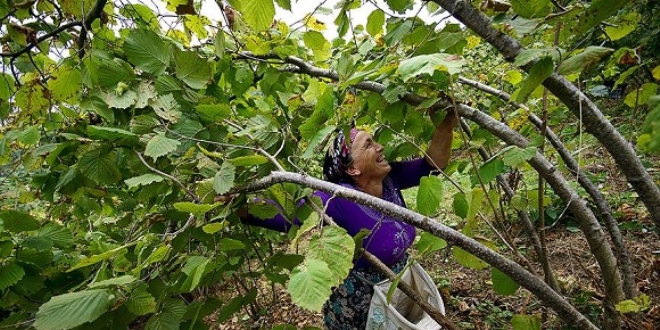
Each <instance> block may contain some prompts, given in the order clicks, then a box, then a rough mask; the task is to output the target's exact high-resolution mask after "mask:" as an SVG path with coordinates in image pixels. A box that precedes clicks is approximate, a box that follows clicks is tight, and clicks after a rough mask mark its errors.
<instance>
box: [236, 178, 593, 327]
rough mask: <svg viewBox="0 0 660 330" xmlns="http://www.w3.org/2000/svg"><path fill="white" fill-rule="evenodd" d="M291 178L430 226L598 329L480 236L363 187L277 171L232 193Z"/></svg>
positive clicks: (572, 318) (573, 319) (577, 321)
mask: <svg viewBox="0 0 660 330" xmlns="http://www.w3.org/2000/svg"><path fill="white" fill-rule="evenodd" d="M282 182H291V183H296V184H299V185H303V186H305V187H309V188H313V189H317V190H321V191H325V192H328V193H330V194H333V195H334V196H337V197H340V198H345V199H348V200H351V201H354V202H357V203H360V204H363V205H366V206H369V207H372V208H374V209H377V210H379V211H380V212H382V213H384V214H387V215H389V216H392V217H396V218H397V219H400V220H402V221H405V222H407V223H410V224H412V225H414V226H416V227H418V228H421V229H423V230H426V231H428V232H430V233H432V234H433V235H435V236H438V237H440V238H442V239H444V240H445V241H447V242H448V243H450V244H451V245H455V246H458V247H460V248H462V249H464V250H465V251H468V252H469V253H471V254H473V255H474V256H476V257H478V258H479V259H481V260H483V261H484V262H486V263H488V264H489V265H491V266H493V267H495V268H497V269H499V270H500V271H502V272H503V273H505V274H507V276H509V277H510V278H511V279H513V280H514V281H516V282H517V283H519V284H520V285H521V286H522V287H524V288H526V289H527V290H529V291H530V292H532V293H533V294H534V295H535V296H536V297H538V298H539V299H540V300H541V301H542V302H543V304H544V305H546V306H548V307H550V308H552V309H554V310H555V311H556V312H557V314H558V315H559V316H560V317H561V318H562V319H563V320H565V321H566V322H567V323H569V324H574V325H576V326H577V327H580V328H585V329H594V330H595V329H598V328H597V327H596V326H595V325H594V324H593V323H591V322H590V321H589V320H588V319H587V318H586V317H585V316H584V315H582V314H580V312H579V311H578V310H576V309H575V308H574V307H573V306H572V305H571V304H570V303H568V301H566V299H564V298H563V297H562V296H561V295H559V294H558V293H557V292H555V291H554V290H552V288H550V287H549V286H548V285H547V284H546V283H545V282H543V281H542V280H540V279H538V278H537V277H536V276H534V275H533V274H532V273H530V272H529V271H527V270H526V269H524V268H523V267H522V266H520V265H518V264H517V263H515V262H513V261H511V260H509V259H507V258H506V257H504V256H502V255H500V254H499V253H497V252H495V251H493V250H491V249H490V248H488V247H486V246H484V245H482V244H480V243H479V242H477V241H476V240H474V239H472V238H470V237H467V236H465V235H463V234H462V233H460V232H458V231H455V230H453V229H451V228H449V227H447V226H445V225H443V224H440V223H437V222H435V221H434V220H433V219H431V218H428V217H425V216H422V215H421V214H419V213H415V212H413V211H410V210H408V209H406V208H404V207H401V206H398V205H396V204H393V203H390V202H387V201H384V200H382V199H380V198H376V197H374V196H371V195H369V194H366V193H363V192H361V191H357V190H353V189H348V188H345V187H342V186H340V185H336V184H333V183H330V182H326V181H323V180H319V179H315V178H312V177H309V176H307V175H303V174H297V173H291V172H273V173H271V174H270V175H268V176H267V177H264V178H262V179H260V180H257V181H255V182H253V183H251V184H248V185H246V186H243V187H241V188H238V189H236V190H235V191H232V192H231V193H232V194H233V193H239V194H240V193H247V192H253V191H259V190H263V189H265V188H267V187H269V186H271V185H273V184H277V183H282Z"/></svg>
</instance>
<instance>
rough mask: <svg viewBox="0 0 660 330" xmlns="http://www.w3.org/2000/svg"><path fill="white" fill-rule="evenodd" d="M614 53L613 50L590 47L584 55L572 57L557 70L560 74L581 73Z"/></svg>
mask: <svg viewBox="0 0 660 330" xmlns="http://www.w3.org/2000/svg"><path fill="white" fill-rule="evenodd" d="M612 52H614V49H612V48H606V47H598V46H590V47H587V48H586V49H585V50H584V51H583V52H582V53H580V54H577V55H575V56H571V57H570V58H568V59H566V60H565V61H564V62H562V63H561V65H559V68H558V69H557V70H558V72H559V74H563V75H569V74H573V73H580V72H582V71H584V70H585V69H586V68H588V67H590V66H592V65H594V64H596V63H598V62H600V60H601V59H603V58H604V57H605V56H608V55H610V54H612Z"/></svg>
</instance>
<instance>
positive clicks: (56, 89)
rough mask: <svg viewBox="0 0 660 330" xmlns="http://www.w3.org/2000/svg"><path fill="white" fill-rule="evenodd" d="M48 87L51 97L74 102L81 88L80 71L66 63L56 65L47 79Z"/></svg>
mask: <svg viewBox="0 0 660 330" xmlns="http://www.w3.org/2000/svg"><path fill="white" fill-rule="evenodd" d="M48 89H49V90H50V91H51V96H52V98H53V99H55V100H57V101H60V102H65V103H70V104H76V103H78V102H79V100H78V98H79V97H80V91H82V90H83V84H82V73H80V70H79V69H77V68H74V67H71V66H68V65H62V66H58V67H57V68H56V69H55V71H54V72H53V73H52V74H51V76H50V79H48Z"/></svg>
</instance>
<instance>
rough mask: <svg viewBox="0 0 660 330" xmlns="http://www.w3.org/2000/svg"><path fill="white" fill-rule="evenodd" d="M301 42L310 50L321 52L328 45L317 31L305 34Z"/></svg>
mask: <svg viewBox="0 0 660 330" xmlns="http://www.w3.org/2000/svg"><path fill="white" fill-rule="evenodd" d="M303 41H304V42H305V46H307V47H308V48H310V49H311V50H321V49H323V48H324V47H325V46H326V44H328V40H326V39H325V37H324V36H323V33H321V32H318V31H307V32H305V34H304V35H303Z"/></svg>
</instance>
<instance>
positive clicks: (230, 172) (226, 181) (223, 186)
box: [213, 162, 236, 195]
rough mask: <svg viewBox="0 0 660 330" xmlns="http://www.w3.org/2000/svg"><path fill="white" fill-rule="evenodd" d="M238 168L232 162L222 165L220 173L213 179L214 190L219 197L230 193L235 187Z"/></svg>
mask: <svg viewBox="0 0 660 330" xmlns="http://www.w3.org/2000/svg"><path fill="white" fill-rule="evenodd" d="M235 172H236V167H234V165H232V163H231V162H224V163H222V167H221V168H220V171H218V173H216V174H215V177H214V178H213V190H215V192H216V193H217V194H218V195H223V194H226V193H227V192H229V190H230V189H231V188H233V187H234V176H235Z"/></svg>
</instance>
